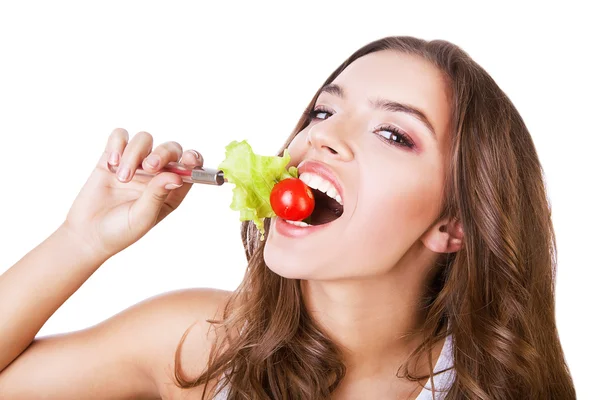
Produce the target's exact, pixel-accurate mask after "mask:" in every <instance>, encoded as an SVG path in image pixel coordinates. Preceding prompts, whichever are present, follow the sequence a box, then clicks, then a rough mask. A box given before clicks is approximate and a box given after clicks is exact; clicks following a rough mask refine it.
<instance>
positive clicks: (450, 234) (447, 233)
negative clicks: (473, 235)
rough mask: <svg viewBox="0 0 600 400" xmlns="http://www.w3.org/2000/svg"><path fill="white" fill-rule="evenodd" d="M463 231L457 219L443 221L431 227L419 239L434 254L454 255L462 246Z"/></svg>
mask: <svg viewBox="0 0 600 400" xmlns="http://www.w3.org/2000/svg"><path fill="white" fill-rule="evenodd" d="M463 238H464V231H463V227H462V223H461V222H460V221H459V220H457V219H452V220H449V219H443V220H441V221H438V222H437V223H436V224H435V225H433V226H432V227H431V228H430V229H429V230H428V231H427V232H425V234H424V235H423V236H422V237H421V241H422V242H423V244H424V245H425V247H427V248H428V249H429V250H431V251H433V252H436V253H454V252H457V251H458V250H460V249H461V248H462V246H463Z"/></svg>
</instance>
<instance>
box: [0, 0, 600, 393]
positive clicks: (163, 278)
mask: <svg viewBox="0 0 600 400" xmlns="http://www.w3.org/2000/svg"><path fill="white" fill-rule="evenodd" d="M414 3H417V4H416V5H415V4H414ZM519 3H520V2H519ZM590 3H591V2H590ZM284 4H286V5H279V4H278V3H269V4H267V3H261V5H257V4H256V3H255V2H247V3H243V2H239V3H232V2H176V1H172V2H160V3H159V2H150V1H144V2H141V1H140V2H132V1H130V2H127V1H119V2H108V1H103V2H95V3H92V2H76V1H73V2H69V3H67V2H64V1H52V2H41V1H40V2H37V3H33V2H28V1H20V2H16V1H13V2H2V3H0V135H1V139H2V143H1V145H0V146H1V147H0V149H1V151H0V154H1V157H2V159H1V161H0V163H1V165H2V168H0V190H1V197H0V202H1V208H0V209H1V210H2V220H1V224H0V235H1V241H0V246H1V248H0V273H1V272H3V271H5V270H6V269H8V268H9V267H10V266H11V265H12V264H14V263H15V262H17V261H18V260H19V259H20V258H21V257H22V256H23V255H24V254H26V253H27V252H28V251H29V250H31V249H32V248H33V247H34V246H36V245H37V244H39V243H40V242H41V241H42V240H43V239H44V238H46V237H47V236H48V235H49V234H50V233H51V232H53V231H54V229H55V228H56V227H57V226H58V225H59V224H60V223H61V222H62V220H63V219H64V217H65V215H66V213H67V211H68V209H69V207H70V205H71V202H72V200H73V199H74V198H75V196H76V195H77V193H78V191H79V189H80V187H81V186H82V185H83V183H84V182H85V180H86V179H87V177H88V175H89V173H90V172H91V170H92V168H93V166H94V165H95V163H96V160H97V159H98V157H99V156H100V154H101V153H102V151H103V149H104V144H105V141H106V138H107V136H108V134H109V133H110V132H111V130H112V129H113V128H115V127H123V128H126V129H127V130H128V131H129V132H130V133H131V134H132V135H133V134H135V133H136V132H138V131H140V130H146V131H148V132H150V133H151V134H153V135H154V137H155V139H156V142H157V143H162V142H164V141H167V140H176V141H178V142H180V143H181V144H182V145H183V147H184V148H195V149H198V150H199V151H200V152H202V153H203V155H204V157H205V160H206V163H205V164H206V165H207V166H216V165H217V164H218V163H219V162H220V161H221V160H222V158H223V156H224V146H225V145H226V144H227V143H229V142H230V141H232V140H242V139H248V140H249V142H250V143H251V144H252V146H253V147H254V148H255V150H256V151H257V152H258V153H262V154H274V153H275V152H276V151H277V150H278V149H279V147H280V146H281V144H282V143H283V141H284V139H285V138H286V137H287V135H288V134H289V133H290V132H291V130H292V128H293V127H294V125H295V123H296V121H297V120H298V118H299V116H300V114H301V112H302V111H303V109H304V107H305V106H306V105H307V104H308V101H309V100H310V98H311V97H312V95H313V93H314V92H315V91H316V90H317V89H318V87H319V85H320V84H321V83H322V82H323V81H324V80H325V78H326V77H327V76H328V75H329V74H330V73H331V72H332V71H333V70H334V69H335V68H336V67H337V66H338V65H339V64H340V63H341V62H342V61H343V60H344V59H345V58H346V57H348V56H349V55H350V54H351V53H352V52H353V51H354V50H356V49H358V48H359V47H360V46H362V45H364V44H366V43H367V42H369V41H372V40H375V39H378V38H380V37H383V36H387V35H411V36H417V37H421V38H423V39H445V40H449V41H451V42H454V43H456V44H458V45H459V46H461V47H462V48H463V49H464V50H466V51H467V52H468V53H469V54H470V55H471V56H472V57H473V58H474V59H475V61H477V62H478V63H479V64H481V65H482V66H483V67H484V68H485V69H486V70H487V71H488V72H489V73H490V74H491V76H492V77H494V79H495V80H496V82H497V83H498V84H499V86H500V87H501V88H502V89H503V90H504V91H505V92H506V93H507V95H508V96H509V97H510V99H511V100H512V101H513V102H514V104H515V105H516V107H517V108H518V110H519V111H520V112H521V114H522V116H523V118H524V119H525V122H526V123H527V126H528V128H529V130H530V131H531V134H532V136H533V139H534V141H535V144H536V146H537V150H538V152H539V157H540V158H541V161H542V164H543V166H544V168H545V172H546V176H547V181H548V186H549V195H550V199H551V201H552V205H553V218H554V224H555V229H556V233H557V239H558V252H559V258H558V261H559V268H558V279H557V320H558V328H559V332H560V337H561V340H562V344H563V347H564V350H565V352H566V356H567V362H568V364H569V365H570V367H571V370H572V373H573V376H574V379H575V383H576V387H577V390H578V394H579V398H582V399H591V398H593V397H594V395H593V393H594V384H595V381H597V378H596V377H595V375H597V372H595V371H593V370H592V369H593V368H594V367H595V366H596V369H597V365H598V358H599V357H600V352H599V351H598V343H597V334H596V331H594V329H593V326H595V322H596V317H594V315H597V314H598V311H597V306H598V303H599V302H598V300H597V294H598V280H599V278H600V274H599V273H598V268H599V267H600V262H599V261H598V257H597V255H596V251H597V249H598V243H597V242H598V237H599V236H598V233H597V231H598V229H599V227H600V218H599V217H598V209H597V204H598V199H597V197H595V196H594V194H595V192H594V187H595V186H598V173H599V172H600V168H599V167H598V164H597V161H598V156H597V151H598V145H599V144H600V141H599V139H598V135H599V128H598V119H597V116H598V115H599V114H598V108H599V105H600V102H599V101H598V92H599V90H600V85H599V78H598V76H599V67H600V63H599V62H598V61H597V59H596V58H595V57H594V54H597V52H598V43H597V41H598V38H599V37H600V32H599V31H598V29H597V28H594V25H596V21H595V20H594V19H593V18H592V16H593V14H594V13H593V12H592V11H591V9H590V8H589V7H587V8H586V7H584V6H583V5H582V4H583V3H581V4H579V5H578V4H576V3H573V2H570V3H569V5H568V6H567V5H566V3H565V4H564V5H553V6H549V5H548V4H544V3H541V2H540V3H539V4H540V6H534V5H529V6H524V5H522V4H519V5H516V4H515V5H510V4H508V3H507V2H502V5H501V6H500V4H499V3H496V4H498V5H494V6H492V5H488V3H487V2H480V3H475V2H473V3H464V2H463V3H461V2H456V1H452V2H447V3H439V4H437V3H427V2H402V1H393V2H389V4H384V3H378V2H374V1H368V2H363V3H362V4H363V6H360V7H359V6H357V5H352V6H350V5H348V4H349V3H346V4H344V3H335V2H322V1H320V2H307V1H303V2H297V3H293V5H292V3H284ZM288 4H289V5H288ZM542 4H543V5H542ZM500 7H501V8H500ZM197 186H198V187H195V188H194V189H193V190H192V192H191V193H190V194H189V196H188V198H187V199H186V201H185V202H184V203H183V204H182V205H181V207H180V208H179V209H178V210H177V211H176V212H175V213H174V214H173V215H171V216H170V217H169V218H167V219H166V220H165V221H164V222H162V223H161V224H160V225H159V226H158V227H157V228H156V229H154V230H152V231H151V232H150V233H149V234H148V235H147V236H145V237H144V238H143V239H142V240H140V241H139V242H138V243H136V244H135V245H133V246H132V247H130V248H128V249H126V250H125V251H123V252H122V253H120V254H118V255H116V256H115V257H113V258H111V259H110V260H109V261H108V262H107V263H106V264H105V265H104V266H103V267H102V268H101V269H100V270H98V271H97V272H96V273H95V274H94V275H93V276H92V277H91V279H90V280H89V281H88V282H86V283H85V284H84V285H83V287H82V288H81V289H80V290H79V291H78V292H77V293H75V294H74V295H73V296H72V297H71V298H70V299H69V300H68V301H67V303H66V304H65V305H64V306H63V307H62V308H61V309H59V310H58V311H57V313H56V314H55V315H54V316H53V317H52V318H51V319H50V320H49V321H48V323H47V324H46V325H45V326H44V328H43V329H42V331H41V334H51V333H57V332H64V331H71V330H75V329H81V328H84V327H87V326H90V325H92V324H95V323H97V322H99V321H101V320H103V319H105V318H107V317H109V316H111V315H113V314H115V313H117V312H119V311H121V310H123V309H124V308H126V307H128V306H130V305H132V304H134V303H136V302H138V301H141V300H142V299H144V298H147V297H149V296H153V295H156V294H158V293H162V292H165V291H170V290H174V289H179V288H185V287H217V288H223V289H228V290H233V289H234V288H235V287H236V286H237V285H238V284H239V282H240V280H241V278H242V275H243V272H244V268H245V258H244V254H243V248H242V245H241V241H240V240H239V222H238V221H237V214H236V213H235V212H233V211H231V210H229V202H230V200H231V188H230V187H229V186H227V185H225V186H223V187H212V186H203V187H199V185H197ZM596 193H597V192H596Z"/></svg>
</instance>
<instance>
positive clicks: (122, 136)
mask: <svg viewBox="0 0 600 400" xmlns="http://www.w3.org/2000/svg"><path fill="white" fill-rule="evenodd" d="M128 141H129V133H128V132H127V131H126V130H125V129H123V128H116V129H114V130H113V131H112V132H111V133H110V135H109V136H108V140H107V142H106V147H105V149H104V154H103V155H102V157H101V158H100V160H101V163H102V166H103V167H107V164H106V163H108V164H110V165H113V166H117V165H119V162H120V160H121V155H122V154H123V150H125V147H126V146H127V142H128Z"/></svg>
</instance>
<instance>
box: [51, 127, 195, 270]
mask: <svg viewBox="0 0 600 400" xmlns="http://www.w3.org/2000/svg"><path fill="white" fill-rule="evenodd" d="M152 142H153V140H152V135H150V134H149V133H146V132H140V133H138V134H137V135H135V136H134V137H133V139H131V141H129V134H128V133H127V131H126V130H124V129H115V130H114V131H113V132H112V133H111V134H110V136H109V138H108V143H107V145H106V150H105V152H104V154H103V155H102V157H100V160H99V161H98V164H97V165H96V167H95V169H94V171H93V172H92V174H91V175H90V177H89V178H88V180H87V182H86V183H85V185H84V186H83V188H82V189H81V191H80V192H79V194H78V195H77V198H76V199H75V201H74V202H73V205H72V206H71V209H70V210H69V213H68V215H67V218H66V220H65V222H64V223H63V225H62V226H61V228H64V229H68V230H69V231H70V233H71V234H75V235H76V236H77V237H79V238H81V239H82V240H83V242H84V243H85V244H86V245H87V246H89V248H90V249H91V251H93V252H95V253H96V255H97V256H98V257H104V258H106V259H108V258H109V257H111V256H113V255H114V254H116V253H118V252H119V251H121V250H123V249H125V248H127V247H128V246H130V245H131V244H133V243H135V242H136V241H137V240H139V239H140V238H141V237H142V236H144V235H145V234H146V233H147V232H148V231H149V230H150V229H152V227H154V226H155V225H156V224H157V223H158V222H160V221H161V220H162V219H163V218H164V217H166V216H167V215H169V214H170V213H171V212H172V211H173V210H175V209H176V208H177V207H178V206H179V204H181V202H182V201H183V199H184V198H185V196H186V194H187V193H188V191H189V190H190V188H191V187H192V184H191V183H186V182H183V180H182V179H181V177H180V176H179V175H177V174H174V173H171V172H161V173H159V174H157V175H155V176H141V175H135V174H134V172H135V170H136V169H137V168H138V167H139V166H140V164H142V167H143V169H144V170H146V171H148V172H151V173H156V171H158V170H160V169H162V168H163V167H164V166H165V165H166V164H167V163H169V162H171V161H175V162H181V163H184V164H186V165H190V166H202V163H203V159H202V155H200V153H198V152H196V151H194V150H189V151H186V152H183V150H182V148H181V145H180V144H179V143H177V142H166V143H163V144H161V145H160V146H157V147H156V148H155V149H154V150H152V146H153V143H152ZM107 163H110V164H111V165H114V166H117V165H118V167H119V169H118V171H117V173H116V174H115V173H112V172H110V170H109V169H108V165H107Z"/></svg>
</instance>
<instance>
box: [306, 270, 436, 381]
mask: <svg viewBox="0 0 600 400" xmlns="http://www.w3.org/2000/svg"><path fill="white" fill-rule="evenodd" d="M413 261H414V260H413ZM421 261H423V260H421ZM422 265H427V264H422ZM428 265H431V264H428ZM427 275H428V274H426V273H425V270H424V269H419V268H418V266H417V268H415V266H414V264H413V267H412V268H411V267H408V266H407V265H402V264H401V263H400V264H398V265H396V267H394V268H393V269H392V270H390V271H389V272H388V273H386V274H384V275H380V276H376V277H361V278H356V279H345V280H340V281H311V280H304V281H302V282H301V288H302V295H303V297H304V302H305V304H306V307H307V310H308V312H309V313H310V315H311V317H312V318H313V319H314V320H315V321H316V322H317V324H319V326H321V327H322V329H324V330H325V332H326V333H327V335H328V336H329V337H330V338H331V339H332V340H333V341H334V342H335V343H336V344H337V345H338V346H340V348H341V349H342V353H343V358H344V364H345V365H346V368H347V371H348V374H349V375H354V374H356V375H358V376H361V377H363V378H365V377H375V376H382V375H389V374H392V375H391V376H394V375H395V373H396V371H397V369H398V367H400V365H401V364H402V363H403V362H404V361H406V359H407V358H408V355H409V354H410V353H411V352H412V351H413V350H414V349H415V348H416V347H417V346H418V345H419V344H420V343H422V341H423V339H424V337H423V335H422V333H421V328H422V326H423V322H424V319H425V314H424V312H423V310H421V308H422V307H420V302H421V300H422V298H423V296H424V295H425V290H426V283H427V279H428V278H429V277H428V276H427ZM440 349H441V348H440ZM420 372H422V371H420ZM425 373H427V370H425Z"/></svg>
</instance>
